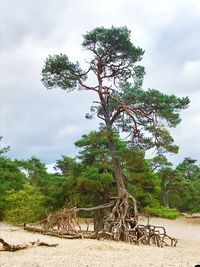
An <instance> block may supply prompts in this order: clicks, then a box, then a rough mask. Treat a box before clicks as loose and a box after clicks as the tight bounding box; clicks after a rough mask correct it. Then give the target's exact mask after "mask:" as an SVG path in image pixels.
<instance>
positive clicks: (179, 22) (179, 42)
mask: <svg viewBox="0 0 200 267" xmlns="http://www.w3.org/2000/svg"><path fill="white" fill-rule="evenodd" d="M0 18H1V23H0V27H1V28H0V31H1V32H0V34H1V43H0V48H1V61H0V62H1V63H0V75H1V80H0V82H1V84H0V86H1V91H0V93H1V94H0V97H1V98H0V136H3V142H1V143H2V144H1V145H3V146H6V145H10V146H11V151H10V153H9V155H10V156H11V157H12V158H18V159H22V158H24V159H27V158H30V157H31V156H33V155H35V156H36V157H38V158H40V159H41V160H42V161H43V162H45V163H47V164H53V163H54V162H55V161H56V160H57V159H60V158H61V155H68V156H74V155H75V154H76V153H77V150H76V149H75V147H74V142H75V141H76V140H77V139H79V138H80V137H81V135H83V134H87V133H89V132H90V131H91V130H92V129H97V128H98V121H97V120H93V121H91V120H86V119H85V113H87V112H88V111H89V107H90V105H91V104H92V100H94V95H93V93H91V92H90V93H88V92H81V93H80V92H72V93H70V94H67V93H66V92H65V91H62V90H60V89H54V90H47V89H45V88H44V87H43V85H42V83H41V82H40V80H41V69H42V67H43V64H44V60H45V58H46V57H47V56H48V54H56V53H60V52H61V53H66V54H67V55H68V56H69V58H70V59H71V60H73V61H76V60H80V61H81V62H84V59H86V57H87V55H86V54H85V52H84V51H83V49H82V47H81V43H82V34H84V33H86V31H89V30H91V29H93V28H94V27H99V26H104V27H111V26H112V25H114V26H124V25H126V26H127V27H128V28H129V29H130V30H131V33H132V34H131V38H132V41H133V43H134V44H135V45H136V46H140V47H142V48H143V49H144V50H145V54H144V57H143V61H142V64H143V65H144V66H145V68H146V73H147V74H146V76H145V79H144V88H145V89H148V88H154V89H159V90H160V91H162V92H165V93H169V94H172V93H173V94H175V95H177V96H183V97H184V96H188V97H189V98H190V100H191V104H190V107H189V108H188V109H187V110H185V111H184V112H182V113H181V117H182V122H181V124H180V125H179V126H178V127H177V128H175V129H174V130H173V132H172V133H173V136H174V139H175V143H176V144H177V145H179V147H180V150H179V154H178V155H175V156H170V158H169V159H170V160H171V161H173V162H174V163H178V162H180V161H182V160H183V159H184V157H187V156H189V157H192V158H194V159H197V160H198V162H200V47H199V44H200V1H199V0H168V1H162V0H151V1H149V0H99V1H98V0H57V1H54V0H18V1H14V0H2V1H1V14H0Z"/></svg>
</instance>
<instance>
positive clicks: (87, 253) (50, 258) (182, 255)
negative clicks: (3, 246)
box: [0, 218, 200, 267]
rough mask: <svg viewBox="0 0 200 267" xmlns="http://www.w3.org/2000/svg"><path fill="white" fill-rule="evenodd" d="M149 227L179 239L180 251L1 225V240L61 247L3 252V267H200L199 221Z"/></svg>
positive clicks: (0, 260) (0, 266) (181, 220)
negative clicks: (162, 228) (42, 243)
mask: <svg viewBox="0 0 200 267" xmlns="http://www.w3.org/2000/svg"><path fill="white" fill-rule="evenodd" d="M150 224H154V225H162V226H165V227H166V229H167V232H168V234H169V235H171V236H174V237H177V238H178V239H179V242H178V244H177V247H175V248H174V247H164V248H158V247H154V246H136V245H131V244H126V243H123V242H114V241H98V240H66V239H60V238H56V237H49V236H44V235H40V234H33V233H30V232H26V231H24V230H22V229H18V230H16V228H15V227H13V226H9V225H8V224H5V223H1V224H0V236H1V238H4V239H5V241H7V242H8V243H11V244H20V243H24V242H29V241H36V240H37V239H40V241H43V242H48V243H58V244H59V245H58V246H57V247H50V248H48V247H32V248H28V249H27V250H21V251H17V252H13V253H12V252H0V267H11V266H12V267H64V266H65V267H77V266H81V267H82V266H84V267H86V266H87V267H93V266H94V267H95V266H101V267H107V266H109V267H110V266H115V267H118V266H119V267H132V266H133V267H134V266H135V267H139V266H155V267H157V266H159V267H160V266H163V267H164V266H165V267H170V266H180V267H186V266H188V267H189V266H190V267H194V266H195V265H197V264H200V219H185V218H179V219H177V220H175V221H172V220H167V219H157V218H152V219H151V220H150ZM14 229H15V231H13V230H14Z"/></svg>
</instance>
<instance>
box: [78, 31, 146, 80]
mask: <svg viewBox="0 0 200 267" xmlns="http://www.w3.org/2000/svg"><path fill="white" fill-rule="evenodd" d="M130 33H131V32H130V31H129V30H128V29H127V28H126V27H119V28H117V27H111V28H110V29H106V28H104V27H100V28H95V29H94V30H92V31H90V32H87V34H85V35H83V39H84V41H83V43H82V45H83V47H84V48H86V49H87V50H89V51H91V52H92V53H93V54H94V59H93V60H92V61H91V66H95V65H96V63H97V61H98V59H100V58H102V59H103V58H104V57H105V56H106V60H105V62H104V66H103V68H104V70H103V71H104V72H106V76H107V77H108V78H109V77H112V75H113V72H114V73H115V82H116V81H120V82H122V81H126V80H127V79H129V78H130V77H137V79H136V81H137V83H138V84H141V82H142V80H143V76H144V74H145V71H144V67H142V66H139V65H137V66H136V65H135V63H136V62H137V61H140V60H141V59H142V55H143V54H144V51H143V50H142V49H141V48H139V47H135V46H134V45H133V44H132V42H131V39H130Z"/></svg>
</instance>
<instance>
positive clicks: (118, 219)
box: [24, 195, 177, 247]
mask: <svg viewBox="0 0 200 267" xmlns="http://www.w3.org/2000/svg"><path fill="white" fill-rule="evenodd" d="M100 209H104V210H105V214H106V215H105V216H104V218H103V227H102V229H98V230H96V231H94V230H90V228H91V227H90V225H89V221H88V220H87V219H85V220H86V221H85V224H80V223H79V219H78V216H77V214H78V212H80V211H97V210H100ZM24 229H25V230H28V231H32V232H39V233H41V234H46V235H51V236H57V237H61V238H66V239H78V238H80V239H83V238H91V239H109V240H115V241H125V242H128V243H132V244H137V245H141V244H143V245H156V246H158V247H163V246H172V247H175V246H176V244H177V239H175V238H173V237H170V236H169V235H168V234H167V233H166V230H165V228H164V227H161V226H155V225H150V224H149V223H148V224H147V225H143V224H139V223H138V212H137V204H136V201H135V199H134V198H133V197H132V196H130V195H127V196H126V197H123V198H115V199H114V200H113V201H111V202H110V203H107V204H104V205H100V206H97V207H91V208H76V207H74V208H71V209H66V208H64V209H61V210H58V211H56V212H55V213H51V214H49V215H48V216H47V218H46V219H45V220H43V221H42V222H41V227H34V226H26V227H25V228H24Z"/></svg>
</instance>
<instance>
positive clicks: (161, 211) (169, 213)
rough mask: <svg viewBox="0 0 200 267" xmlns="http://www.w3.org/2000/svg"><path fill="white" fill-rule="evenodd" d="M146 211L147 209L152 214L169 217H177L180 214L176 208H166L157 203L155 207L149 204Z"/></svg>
mask: <svg viewBox="0 0 200 267" xmlns="http://www.w3.org/2000/svg"><path fill="white" fill-rule="evenodd" d="M145 211H147V212H148V213H149V214H150V215H153V216H155V217H160V218H167V219H176V218H177V217H178V215H179V213H178V211H177V210H176V209H170V208H165V207H163V206H160V205H157V206H155V207H151V206H147V207H145Z"/></svg>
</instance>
